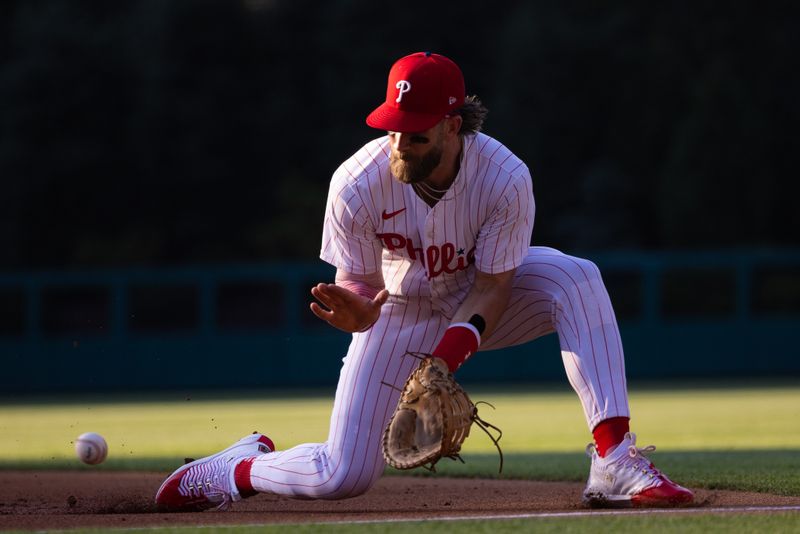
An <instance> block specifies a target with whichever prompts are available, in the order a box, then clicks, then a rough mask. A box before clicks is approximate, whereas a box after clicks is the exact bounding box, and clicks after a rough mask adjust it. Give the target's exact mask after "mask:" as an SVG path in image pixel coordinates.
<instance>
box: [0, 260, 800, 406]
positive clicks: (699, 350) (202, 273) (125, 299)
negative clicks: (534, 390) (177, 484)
mask: <svg viewBox="0 0 800 534" xmlns="http://www.w3.org/2000/svg"><path fill="white" fill-rule="evenodd" d="M586 257H589V258H590V259H592V260H593V261H595V262H596V263H597V264H598V265H599V267H600V268H601V271H602V272H603V276H604V279H605V281H606V285H607V286H608V289H609V293H610V294H611V297H612V301H613V302H614V306H615V310H616V313H617V317H618V320H619V323H620V328H621V331H622V339H623V343H624V347H625V354H626V366H627V372H628V376H629V377H630V378H634V379H640V378H641V379H669V378H695V377H696V378H730V377H749V376H782V377H784V376H798V377H800V349H799V348H798V332H800V251H781V252H770V251H739V252H725V253H722V252H693V253H644V252H637V253H613V254H612V253H604V254H588V255H586ZM332 277H333V270H332V268H330V266H327V265H325V264H323V263H319V262H317V263H291V264H290V263H280V264H265V265H229V266H221V267H203V268H169V269H167V268H164V269H127V270H103V271H82V272H37V273H19V274H9V273H6V274H2V275H0V355H2V360H3V373H2V374H1V375H0V389H1V390H2V391H3V392H4V393H24V392H45V391H104V390H112V389H138V390H142V389H176V388H186V389H190V388H206V387H207V388H245V387H246V388H265V387H274V388H282V389H283V388H293V387H317V386H331V387H333V386H335V384H336V381H337V380H338V373H339V368H340V366H341V359H342V357H344V355H345V353H346V350H347V345H348V343H349V336H348V335H346V334H344V333H341V332H339V331H337V330H334V329H332V328H330V327H329V326H327V325H326V324H324V323H321V322H320V321H319V320H318V319H316V318H315V317H314V316H313V315H312V314H311V313H310V311H309V310H308V303H309V302H310V301H311V297H310V295H309V289H310V288H311V286H312V285H313V284H314V283H316V282H318V281H329V280H331V279H332ZM459 375H460V377H461V379H462V380H463V381H464V382H465V383H477V382H491V383H498V382H529V381H550V380H563V379H564V370H563V367H562V364H561V356H560V352H559V347H558V340H557V338H556V336H555V335H549V336H545V337H544V338H542V339H540V340H537V341H535V342H533V343H529V344H526V345H522V346H518V347H512V348H508V349H503V350H501V351H491V352H479V353H478V354H477V355H475V356H474V357H473V358H472V359H471V360H470V362H469V363H468V364H466V365H465V366H464V367H463V368H462V369H461V370H460V371H459Z"/></svg>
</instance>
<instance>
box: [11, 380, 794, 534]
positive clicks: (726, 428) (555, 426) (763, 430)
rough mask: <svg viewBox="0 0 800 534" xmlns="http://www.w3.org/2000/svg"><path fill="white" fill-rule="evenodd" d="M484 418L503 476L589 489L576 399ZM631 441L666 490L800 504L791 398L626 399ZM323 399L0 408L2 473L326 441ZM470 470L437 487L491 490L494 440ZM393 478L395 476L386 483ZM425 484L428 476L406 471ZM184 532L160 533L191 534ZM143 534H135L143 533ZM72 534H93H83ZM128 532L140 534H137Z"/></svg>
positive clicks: (789, 524) (777, 517)
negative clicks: (260, 441) (239, 443)
mask: <svg viewBox="0 0 800 534" xmlns="http://www.w3.org/2000/svg"><path fill="white" fill-rule="evenodd" d="M472 397H473V399H474V400H486V401H489V402H491V403H493V404H494V406H495V407H496V409H495V410H492V409H491V408H489V407H487V406H481V407H480V410H481V415H482V416H483V417H484V418H485V419H486V420H488V421H490V422H492V423H493V424H495V425H497V426H499V427H501V428H502V429H503V432H504V435H503V439H502V441H501V444H502V446H503V450H504V451H505V455H506V464H505V469H504V473H503V475H501V476H503V477H506V478H522V479H536V480H572V481H583V480H584V479H585V476H586V473H587V468H588V458H586V457H585V456H584V452H583V449H584V446H585V444H586V443H588V442H589V440H590V439H591V435H590V433H589V432H588V430H587V428H586V424H585V422H584V419H583V414H582V413H581V410H580V405H579V403H578V401H577V399H576V397H575V396H574V394H573V393H572V392H571V391H564V390H563V389H562V390H552V388H550V389H548V390H542V389H540V388H531V390H529V391H526V390H519V389H515V390H514V391H509V390H505V391H503V392H498V390H491V389H486V390H483V389H479V390H477V391H475V392H472ZM631 406H632V409H633V414H632V415H633V419H632V428H633V430H634V431H635V432H637V434H638V436H639V445H640V446H645V445H648V444H651V443H654V444H656V445H658V447H659V450H658V451H657V452H655V453H653V454H652V455H651V457H652V458H653V459H654V461H655V462H656V464H657V465H658V466H659V467H661V468H663V469H664V470H665V471H666V472H668V473H669V474H670V475H671V476H672V477H673V478H675V479H676V480H679V481H680V482H682V483H685V484H687V485H689V486H691V487H705V488H710V489H739V490H750V491H761V492H770V493H778V494H784V495H800V476H798V475H797V473H800V388H795V387H786V386H773V387H769V386H763V387H757V386H740V387H730V388H719V387H713V388H700V387H690V388H675V389H668V388H665V387H658V388H640V389H636V388H633V390H632V393H631ZM331 408H332V400H331V398H330V397H328V396H319V395H313V396H309V397H305V398H303V397H298V396H296V395H291V396H288V397H284V398H279V397H275V396H270V397H268V398H261V397H259V396H258V395H248V396H246V397H238V398H237V397H235V396H220V395H219V394H210V393H202V394H194V395H193V397H192V398H191V399H187V398H186V397H185V396H179V395H176V394H173V395H171V394H161V395H159V396H158V397H154V396H114V397H110V398H99V397H93V398H84V399H79V398H74V397H73V398H62V399H57V398H50V399H43V398H39V399H27V400H25V399H23V400H7V401H5V402H0V469H2V468H4V469H11V468H35V469H49V468H68V469H100V470H115V469H134V470H158V471H169V470H171V469H172V468H174V467H175V465H177V464H178V463H180V461H181V459H182V458H183V457H184V456H187V455H190V456H200V455H204V454H206V453H209V452H214V451H216V450H219V449H221V448H224V447H226V446H228V445H229V444H230V443H231V442H232V441H234V440H236V439H238V438H239V437H241V436H242V435H245V434H248V433H250V432H252V431H253V430H260V431H263V432H265V433H267V434H268V435H270V436H271V437H272V438H273V439H274V440H275V441H276V443H277V445H278V446H279V447H281V448H286V447H290V446H292V445H295V444H298V443H304V442H315V441H321V440H324V439H325V436H326V434H327V429H328V418H329V415H330V411H331ZM86 431H94V432H99V433H101V434H103V435H104V436H105V437H106V439H107V440H108V442H109V450H110V452H109V459H108V461H107V462H106V463H104V464H103V465H101V466H95V467H89V466H84V465H82V464H80V463H79V462H78V460H77V459H76V458H75V456H74V452H73V448H72V440H73V439H74V438H75V437H77V435H78V434H80V433H82V432H86ZM463 457H464V459H465V460H466V462H467V463H466V464H460V463H458V462H451V461H449V460H443V461H442V462H441V463H440V464H439V466H437V467H438V471H439V473H438V476H480V477H496V476H498V475H497V466H498V457H497V453H496V451H495V450H494V446H493V445H492V443H491V442H490V441H489V439H488V438H487V437H486V436H484V435H483V433H481V432H479V431H478V430H477V429H475V430H473V435H472V437H471V438H470V439H469V440H468V441H467V443H466V444H465V447H464V450H463ZM390 472H392V473H396V472H395V471H390ZM414 473H415V474H419V475H420V476H429V475H427V474H426V473H425V472H424V471H421V470H417V471H415V472H414ZM456 526H457V528H458V530H459V531H464V532H466V533H472V532H488V531H492V532H493V533H496V532H510V531H515V532H516V531H519V530H523V531H536V532H559V533H565V532H567V533H568V532H590V531H591V532H596V531H598V530H600V531H603V532H606V531H609V532H611V531H613V532H642V531H646V532H655V533H661V532H690V533H691V532H767V531H768V532H797V531H800V514H798V513H786V514H771V515H762V514H755V515H746V514H743V515H726V516H719V515H710V514H692V515H677V516H662V515H658V516H652V517H641V516H628V517H586V518H551V519H528V520H513V521H512V520H508V521H506V520H503V521H473V522H468V523H467V522H458V523H457V524H453V523H450V522H446V523H435V522H417V523H403V524H393V525H391V526H389V525H385V524H365V525H352V524H351V525H324V526H321V525H314V526H297V525H292V526H277V525H276V526H266V527H257V528H256V527H230V528H205V529H204V530H203V531H204V532H235V533H237V534H241V533H246V532H256V531H258V532H284V531H287V532H288V531H289V530H291V531H292V532H311V531H313V532H319V531H324V532H365V533H366V532H377V531H386V530H390V531H392V532H411V531H413V532H415V533H419V532H440V531H445V530H446V531H448V532H449V531H452V530H453V529H454V527H456ZM189 530H191V529H159V530H158V532H160V533H166V532H173V531H174V532H187V531H189ZM143 531H144V530H143ZM81 532H91V531H90V530H83V531H81ZM134 532H135V531H134Z"/></svg>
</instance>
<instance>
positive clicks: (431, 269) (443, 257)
mask: <svg viewBox="0 0 800 534" xmlns="http://www.w3.org/2000/svg"><path fill="white" fill-rule="evenodd" d="M375 235H377V236H378V238H379V239H380V240H381V241H383V246H384V247H385V248H386V250H400V249H405V250H406V252H407V253H408V256H409V257H410V258H411V259H412V260H420V261H421V262H422V266H423V267H425V268H426V269H427V271H428V280H430V279H431V278H436V277H437V276H439V275H440V274H442V273H447V274H453V273H455V272H457V271H463V270H464V269H466V268H467V267H469V266H470V265H471V264H473V263H475V247H472V248H471V249H470V251H469V252H467V254H466V255H465V254H464V249H463V248H459V249H458V250H456V246H455V245H454V244H452V243H445V244H443V245H441V246H437V245H431V246H429V247H428V248H427V249H425V253H424V254H423V253H422V247H416V248H415V247H414V241H412V240H411V238H410V237H404V236H402V235H400V234H392V233H388V234H375ZM453 260H455V263H454V262H453Z"/></svg>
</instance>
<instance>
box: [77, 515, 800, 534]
mask: <svg viewBox="0 0 800 534" xmlns="http://www.w3.org/2000/svg"><path fill="white" fill-rule="evenodd" d="M798 529H800V514H798V513H792V512H788V513H775V514H769V515H764V514H728V515H719V514H687V515H680V514H676V515H653V516H611V517H609V516H595V517H580V518H578V517H569V518H541V519H539V518H537V519H511V520H492V521H467V520H465V521H413V522H408V523H393V524H385V523H372V524H341V525H335V524H330V523H329V524H311V525H259V526H235V527H203V529H202V532H203V533H207V534H255V533H265V532H266V533H274V534H280V533H284V532H285V533H292V534H294V533H298V534H303V533H317V532H326V533H332V534H337V533H355V534H385V533H386V532H392V533H396V534H405V533H408V534H424V533H436V532H459V533H460V534H480V533H486V534H503V533H506V532H508V533H512V532H513V533H517V532H537V533H542V534H549V533H552V534H572V533H597V532H614V533H615V534H621V533H625V532H631V533H641V532H647V533H648V534H707V533H708V534H717V533H719V534H731V533H748V532H752V533H762V532H769V533H770V534H781V533H794V532H798ZM153 531H157V532H158V533H159V534H185V533H188V532H195V531H197V527H186V528H158V529H152V528H149V529H125V532H126V533H127V532H130V533H137V532H142V533H144V532H153ZM69 532H71V533H96V532H107V530H103V531H100V530H88V529H82V530H70V531H69Z"/></svg>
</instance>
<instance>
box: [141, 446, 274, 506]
mask: <svg viewBox="0 0 800 534" xmlns="http://www.w3.org/2000/svg"><path fill="white" fill-rule="evenodd" d="M273 450H275V445H273V443H272V440H271V439H269V438H268V437H267V436H265V435H263V434H257V433H253V434H250V435H249V436H245V437H243V438H242V439H240V440H239V441H237V442H236V443H234V444H233V445H231V446H230V447H228V448H227V449H225V450H224V451H222V452H218V453H217V454H212V455H211V456H206V457H205V458H200V459H199V460H193V461H190V462H189V463H187V464H186V465H183V466H181V467H179V468H178V469H177V470H175V472H174V473H172V474H171V475H170V476H169V477H167V479H166V480H165V481H164V483H163V484H161V487H160V488H158V492H157V493H156V505H157V506H158V508H159V509H162V510H166V511H172V512H196V511H200V510H205V509H208V508H214V507H216V508H217V509H218V510H226V509H227V508H228V507H229V506H230V503H231V502H235V501H240V500H241V499H242V495H241V494H240V493H239V489H238V488H237V487H236V483H235V481H234V469H235V467H236V465H237V464H238V463H239V462H240V461H241V460H244V459H249V458H253V457H255V456H261V455H262V454H266V453H268V452H272V451H273Z"/></svg>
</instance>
